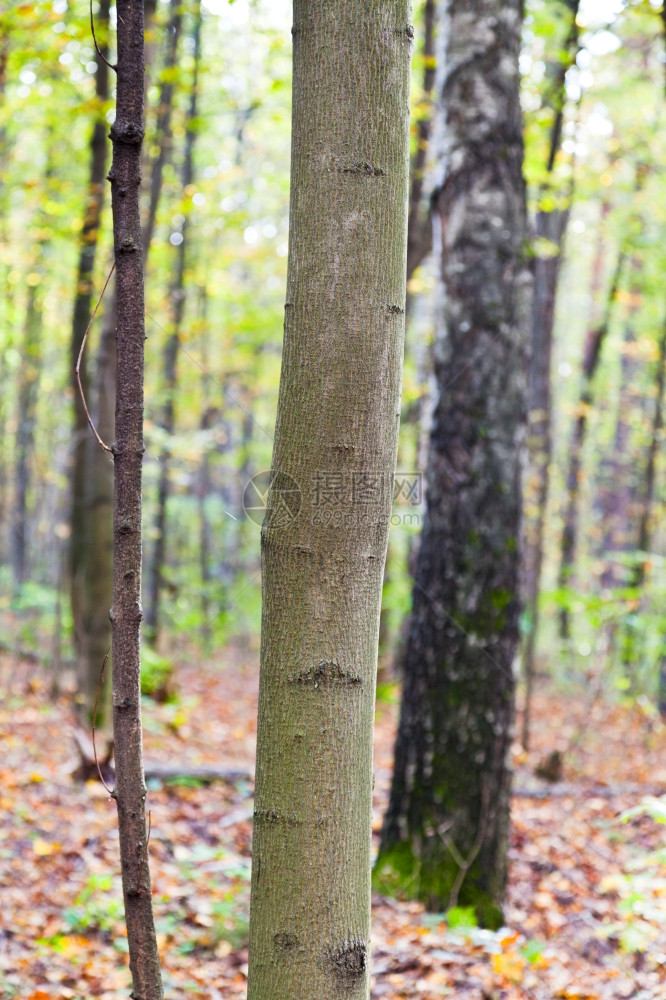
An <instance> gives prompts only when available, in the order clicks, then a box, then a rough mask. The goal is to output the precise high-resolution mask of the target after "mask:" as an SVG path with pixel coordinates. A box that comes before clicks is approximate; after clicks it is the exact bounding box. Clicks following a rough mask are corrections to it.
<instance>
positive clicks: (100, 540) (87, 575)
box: [72, 0, 155, 722]
mask: <svg viewBox="0 0 666 1000" xmlns="http://www.w3.org/2000/svg"><path fill="white" fill-rule="evenodd" d="M144 13H145V27H146V35H147V36H148V35H150V34H151V24H152V23H153V17H154V14H155V0H146V2H145V4H144ZM98 17H99V15H98ZM96 23H97V20H96ZM99 41H100V43H101V42H102V41H103V34H100V39H99ZM100 47H101V48H102V51H104V48H103V46H102V45H101V44H100ZM154 49H155V46H154V44H152V45H150V46H148V45H147V46H146V71H148V68H149V67H148V56H149V54H152V53H154ZM148 246H149V244H148V243H147V241H146V234H145V230H144V255H145V256H147V248H148ZM115 287H116V285H115V277H114V279H113V281H112V282H111V283H110V284H109V287H108V289H107V292H106V296H105V298H104V313H103V320H102V331H101V337H100V343H99V348H98V350H97V354H96V357H95V364H94V375H93V377H92V378H89V379H88V381H89V382H90V383H91V385H90V391H89V395H88V406H89V409H90V412H91V414H92V417H93V420H94V421H95V426H96V427H97V429H98V431H99V433H100V435H101V437H102V440H103V441H106V442H107V444H110V443H111V442H112V441H113V437H114V426H115V420H114V413H115V401H116V291H115ZM84 330H85V327H84ZM92 336H93V339H94V334H93V335H92ZM87 351H91V343H90V341H89V343H88V347H87ZM77 392H78V389H77ZM83 463H84V468H85V487H84V492H83V510H82V511H80V516H78V517H76V518H75V519H73V521H72V551H74V550H76V555H75V556H74V557H73V561H75V563H76V570H75V572H74V567H73V578H72V610H73V618H74V624H75V630H76V645H77V660H78V663H79V666H80V668H81V672H80V676H79V685H80V686H79V691H78V693H77V698H78V699H79V701H80V705H81V708H82V715H88V716H89V715H90V714H92V711H93V707H94V704H95V697H96V694H97V688H98V685H99V678H100V669H101V665H102V663H103V661H104V656H105V655H106V652H107V651H108V649H109V644H110V640H111V626H110V622H109V609H110V607H111V602H112V566H113V528H112V522H113V514H112V511H113V462H112V461H111V459H110V457H109V454H108V452H105V451H103V450H102V449H101V448H100V447H99V444H98V443H97V441H96V440H95V439H94V437H93V435H92V434H90V433H87V435H86V441H85V455H84V459H83ZM109 666H110V667H112V664H110V665H109ZM111 674H112V669H107V671H106V675H105V678H106V679H105V685H104V688H103V690H102V691H101V692H100V697H99V701H98V713H99V715H98V720H99V722H104V721H105V720H106V718H107V716H108V715H110V697H109V689H110V684H109V683H108V682H109V681H110V678H111Z"/></svg>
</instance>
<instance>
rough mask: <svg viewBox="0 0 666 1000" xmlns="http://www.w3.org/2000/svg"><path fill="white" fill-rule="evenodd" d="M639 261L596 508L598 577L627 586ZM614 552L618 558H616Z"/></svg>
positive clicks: (634, 476) (638, 365)
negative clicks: (599, 533)
mask: <svg viewBox="0 0 666 1000" xmlns="http://www.w3.org/2000/svg"><path fill="white" fill-rule="evenodd" d="M641 268H642V264H641V261H640V259H639V258H638V257H637V256H634V257H633V258H632V261H631V274H632V279H631V285H630V289H629V305H628V308H627V316H626V320H625V333H624V342H623V345H622V349H621V358H620V393H619V400H618V406H617V417H616V422H615V435H614V438H613V447H612V449H611V450H610V452H609V454H608V455H607V456H604V461H603V462H602V470H601V479H602V481H601V486H600V489H599V492H598V500H597V503H598V508H599V511H600V513H601V517H602V522H603V529H604V530H603V541H602V557H603V559H604V560H605V567H604V570H603V573H602V575H601V583H602V586H603V587H605V588H614V587H619V586H626V585H627V584H628V582H629V576H628V573H627V568H626V565H625V559H624V554H626V553H627V552H630V551H632V550H634V549H635V548H636V544H637V541H638V537H637V527H638V517H637V511H638V505H639V503H640V500H639V491H640V482H639V479H640V473H639V472H638V471H637V469H636V465H637V461H636V459H637V450H638V449H637V445H636V440H635V434H634V428H635V426H636V412H637V408H641V409H642V408H644V406H645V400H644V398H643V395H642V392H641V391H640V390H639V389H638V380H639V378H640V373H641V370H642V362H641V361H640V359H639V358H638V357H637V355H636V350H635V345H636V330H635V319H636V313H637V312H638V309H639V308H640V302H641V298H642V295H641V289H640V273H641ZM615 553H621V554H622V558H621V559H619V560H618V559H616V558H615Z"/></svg>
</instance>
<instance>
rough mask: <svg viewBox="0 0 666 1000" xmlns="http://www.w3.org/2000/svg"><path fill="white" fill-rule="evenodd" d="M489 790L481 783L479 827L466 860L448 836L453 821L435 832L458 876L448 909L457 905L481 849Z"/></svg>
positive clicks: (486, 817)
mask: <svg viewBox="0 0 666 1000" xmlns="http://www.w3.org/2000/svg"><path fill="white" fill-rule="evenodd" d="M489 793H490V789H489V787H488V783H487V782H486V781H482V783H481V815H480V816H479V826H478V829H477V832H476V840H475V842H474V844H473V845H472V849H471V851H470V852H469V854H468V855H467V857H466V858H463V856H462V854H461V853H460V851H459V850H458V848H457V847H456V844H455V843H454V841H453V840H452V838H451V837H450V836H449V834H448V830H449V829H450V828H451V826H452V825H453V821H451V822H450V823H447V824H444V829H442V827H440V828H439V830H438V831H437V832H438V834H439V835H440V837H441V838H442V840H443V841H444V844H445V846H446V847H447V848H448V850H449V853H450V854H451V857H452V858H453V860H454V861H455V863H456V864H457V865H458V874H457V875H456V877H455V879H454V881H453V885H452V886H451V892H450V894H449V909H452V908H453V907H454V906H457V905H458V896H459V895H460V890H461V889H462V885H463V882H464V881H465V879H466V877H467V872H468V871H469V870H470V868H471V867H472V865H473V864H474V862H475V861H476V859H477V856H478V854H479V851H480V850H481V848H482V847H483V841H484V840H485V836H486V829H487V826H488V820H489V818H490V816H489V799H490V794H489Z"/></svg>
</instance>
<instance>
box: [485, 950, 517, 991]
mask: <svg viewBox="0 0 666 1000" xmlns="http://www.w3.org/2000/svg"><path fill="white" fill-rule="evenodd" d="M491 963H492V967H493V971H494V972H496V973H497V974H498V975H500V976H503V977H504V979H508V980H510V981H511V982H512V983H520V982H522V979H523V973H524V972H525V959H524V958H523V956H522V955H521V954H520V953H519V952H517V951H513V950H509V951H503V952H501V953H500V954H499V955H492V956H491Z"/></svg>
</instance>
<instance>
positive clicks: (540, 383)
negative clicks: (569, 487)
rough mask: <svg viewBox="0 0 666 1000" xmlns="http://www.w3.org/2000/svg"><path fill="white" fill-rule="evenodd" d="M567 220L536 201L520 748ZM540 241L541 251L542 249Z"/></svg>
mask: <svg viewBox="0 0 666 1000" xmlns="http://www.w3.org/2000/svg"><path fill="white" fill-rule="evenodd" d="M567 6H568V7H569V8H570V16H571V20H570V24H569V31H568V34H567V38H566V41H565V43H564V46H563V48H562V51H561V52H560V53H559V54H558V58H557V59H556V60H555V61H551V62H549V64H548V66H547V73H546V76H547V80H548V86H547V87H546V91H545V94H544V104H545V105H546V106H547V107H549V108H550V109H551V111H552V113H553V121H552V124H551V129H550V142H549V147H548V158H547V161H546V164H545V173H546V179H545V180H544V183H543V184H542V185H541V190H540V192H539V200H540V202H541V201H543V200H545V199H548V200H550V201H551V202H552V193H553V192H552V175H553V169H554V167H555V161H556V158H557V154H558V153H559V151H560V146H561V143H562V125H563V120H564V106H565V104H566V86H565V81H566V75H567V72H568V70H569V69H570V67H571V66H572V65H574V63H575V61H576V55H577V53H578V50H579V42H578V24H577V21H576V19H577V16H578V8H579V6H580V2H579V0H572V2H571V3H568V4H567ZM560 197H561V194H560ZM569 201H570V192H569V195H568V196H567V202H569ZM568 221H569V205H568V204H567V205H566V207H565V208H553V207H552V205H551V206H549V207H548V208H547V209H543V208H542V207H541V204H540V205H539V208H538V210H537V216H536V222H535V227H534V236H535V258H534V302H533V311H532V332H531V345H530V363H529V368H528V381H527V386H528V388H527V413H528V435H527V474H526V476H525V483H524V489H525V502H524V511H523V516H524V521H523V567H522V574H523V579H522V587H523V598H524V602H525V612H526V614H525V620H526V633H525V639H524V648H523V676H524V678H525V700H524V710H523V725H522V743H523V746H524V748H525V749H527V748H528V746H529V728H530V706H531V700H532V689H533V685H534V655H535V647H536V637H537V631H538V625H539V585H540V580H541V567H542V563H543V532H544V523H545V517H546V504H547V501H548V479H549V471H550V459H551V453H552V440H551V427H550V425H551V371H550V369H551V362H552V355H553V328H554V325H555V297H556V293H557V282H558V278H559V274H560V269H561V263H562V251H563V244H564V235H565V233H566V228H567V224H568ZM542 244H543V245H544V249H545V252H544V251H543V250H541V245H542Z"/></svg>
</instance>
